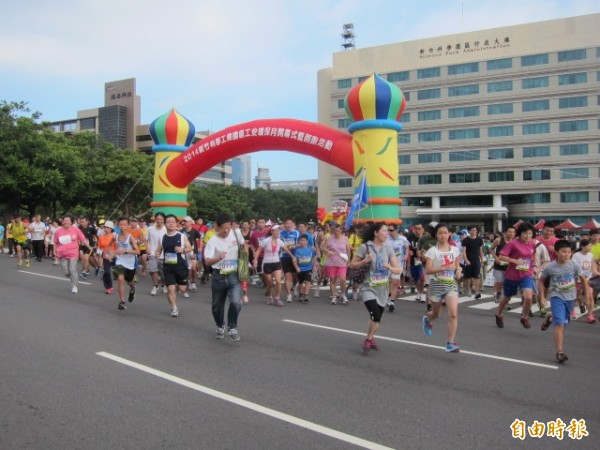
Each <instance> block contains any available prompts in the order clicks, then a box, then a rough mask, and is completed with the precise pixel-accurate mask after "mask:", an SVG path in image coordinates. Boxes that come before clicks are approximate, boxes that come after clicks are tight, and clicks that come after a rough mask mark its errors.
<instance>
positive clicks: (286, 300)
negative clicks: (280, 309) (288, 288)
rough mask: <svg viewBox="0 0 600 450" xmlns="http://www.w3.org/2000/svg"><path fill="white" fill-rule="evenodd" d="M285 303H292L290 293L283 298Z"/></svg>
mask: <svg viewBox="0 0 600 450" xmlns="http://www.w3.org/2000/svg"><path fill="white" fill-rule="evenodd" d="M285 302H286V303H292V294H288V295H287V298H286V299H285Z"/></svg>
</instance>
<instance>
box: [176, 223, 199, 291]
mask: <svg viewBox="0 0 600 450" xmlns="http://www.w3.org/2000/svg"><path fill="white" fill-rule="evenodd" d="M193 225H194V219H192V218H191V217H190V216H185V217H184V218H183V229H182V230H181V231H182V233H183V234H184V235H185V237H187V239H188V241H189V243H190V245H191V246H192V254H191V255H189V254H186V261H187V267H188V286H189V290H190V291H195V290H196V278H197V277H198V259H197V258H196V255H197V254H198V253H199V249H198V242H200V240H201V239H202V238H201V237H200V232H199V231H198V230H197V229H195V228H194V227H193ZM183 296H184V297H185V298H189V296H190V294H189V293H188V292H187V291H186V292H184V293H183Z"/></svg>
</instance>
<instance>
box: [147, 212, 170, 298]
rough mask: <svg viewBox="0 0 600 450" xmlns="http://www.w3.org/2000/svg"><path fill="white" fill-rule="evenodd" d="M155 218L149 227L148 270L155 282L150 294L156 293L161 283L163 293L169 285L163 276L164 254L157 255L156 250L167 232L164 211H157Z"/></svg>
mask: <svg viewBox="0 0 600 450" xmlns="http://www.w3.org/2000/svg"><path fill="white" fill-rule="evenodd" d="M154 220H155V224H154V225H153V226H150V227H148V272H150V277H152V283H153V284H154V286H153V287H152V290H151V291H150V295H156V293H157V292H158V285H159V284H162V288H163V293H165V294H166V293H167V287H166V286H165V282H164V279H165V278H164V276H163V263H162V260H163V254H162V253H161V254H160V255H158V256H157V255H156V250H157V249H158V248H159V244H160V243H161V242H162V238H163V236H164V235H165V234H167V228H166V227H165V215H164V213H161V212H157V213H156V214H155V215H154Z"/></svg>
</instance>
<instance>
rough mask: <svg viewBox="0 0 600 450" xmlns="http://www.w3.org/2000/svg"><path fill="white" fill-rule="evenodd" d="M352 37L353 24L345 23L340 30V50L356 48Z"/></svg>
mask: <svg viewBox="0 0 600 450" xmlns="http://www.w3.org/2000/svg"><path fill="white" fill-rule="evenodd" d="M354 37H355V36H354V24H353V23H345V24H344V26H343V28H342V48H343V49H344V50H350V49H352V48H355V47H356V45H355V44H354Z"/></svg>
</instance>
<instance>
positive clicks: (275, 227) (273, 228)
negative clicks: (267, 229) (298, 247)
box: [271, 225, 281, 231]
mask: <svg viewBox="0 0 600 450" xmlns="http://www.w3.org/2000/svg"><path fill="white" fill-rule="evenodd" d="M279 228H281V227H280V226H279V225H273V226H272V227H271V230H272V231H274V230H279Z"/></svg>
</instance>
